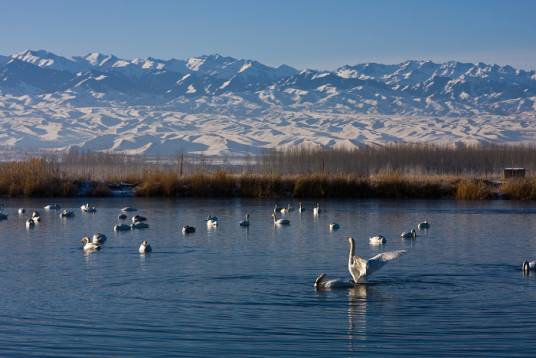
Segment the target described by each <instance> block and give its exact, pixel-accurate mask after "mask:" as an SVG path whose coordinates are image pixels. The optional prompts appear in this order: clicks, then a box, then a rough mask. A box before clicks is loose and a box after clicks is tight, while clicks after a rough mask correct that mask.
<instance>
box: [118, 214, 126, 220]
mask: <svg viewBox="0 0 536 358" xmlns="http://www.w3.org/2000/svg"><path fill="white" fill-rule="evenodd" d="M126 218H127V214H123V213H121V214H119V215H118V216H117V219H118V220H125V219H126Z"/></svg>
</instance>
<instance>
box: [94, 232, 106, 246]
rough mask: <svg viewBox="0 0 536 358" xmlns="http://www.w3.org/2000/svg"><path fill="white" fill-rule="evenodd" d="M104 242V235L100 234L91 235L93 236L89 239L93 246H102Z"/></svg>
mask: <svg viewBox="0 0 536 358" xmlns="http://www.w3.org/2000/svg"><path fill="white" fill-rule="evenodd" d="M106 240H107V237H106V235H104V234H101V233H100V232H98V233H96V234H93V236H92V237H91V242H92V243H94V244H103V243H104V241H106Z"/></svg>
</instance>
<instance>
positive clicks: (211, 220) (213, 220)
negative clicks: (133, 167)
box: [207, 215, 218, 227]
mask: <svg viewBox="0 0 536 358" xmlns="http://www.w3.org/2000/svg"><path fill="white" fill-rule="evenodd" d="M207 226H208V227H216V226H218V218H217V217H216V216H210V215H209V216H208V217H207Z"/></svg>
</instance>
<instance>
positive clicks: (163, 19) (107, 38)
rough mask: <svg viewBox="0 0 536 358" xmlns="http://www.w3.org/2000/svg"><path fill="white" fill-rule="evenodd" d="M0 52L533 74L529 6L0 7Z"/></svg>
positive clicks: (275, 0) (533, 8)
mask: <svg viewBox="0 0 536 358" xmlns="http://www.w3.org/2000/svg"><path fill="white" fill-rule="evenodd" d="M0 33H1V34H2V37H1V40H0V53H1V54H4V55H5V54H10V53H13V52H19V51H22V50H24V49H27V48H31V49H47V50H50V51H53V52H56V53H58V54H62V55H67V56H71V55H81V54H85V53H87V52H90V51H100V52H105V53H113V54H115V55H118V56H123V57H127V58H133V57H147V56H154V57H160V58H170V57H176V58H186V57H189V56H196V55H200V54H212V53H220V54H224V55H230V56H234V57H240V58H252V59H257V60H259V61H261V62H264V63H267V64H271V65H278V64H281V63H287V64H289V65H293V66H296V67H299V68H304V67H309V68H326V69H332V68H335V67H337V66H340V65H343V64H355V63H359V62H367V61H378V62H385V63H394V62H400V61H403V60H405V59H431V60H435V61H443V60H449V59H456V60H465V61H484V62H493V63H500V64H512V65H514V66H517V67H522V68H531V69H536V1H530V0H518V1H506V0H505V1H495V0H481V1H478V0H473V1H471V0H465V1H458V0H449V1H447V0H444V1H436V0H420V1H417V0H404V1H402V0H401V1H395V0H392V1H387V0H385V1H381V0H374V1H372V0H371V1H358V0H339V1H335V0H332V1H328V0H325V1H313V0H309V1H305V0H303V1H302V0H295V1H292V0H287V1H280V0H270V1H267V0H266V1H263V0H259V1H255V0H249V1H243V0H229V1H223V0H222V1H217V0H214V1H208V0H206V1H203V0H197V1H172V0H169V1H158V0H150V1H149V0H144V1H135V0H131V1H119V0H118V1H113V0H107V1H104V0H88V1H82V0H55V1H39V0H36V1H27V0H16V1H1V0H0Z"/></svg>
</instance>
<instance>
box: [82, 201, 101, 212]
mask: <svg viewBox="0 0 536 358" xmlns="http://www.w3.org/2000/svg"><path fill="white" fill-rule="evenodd" d="M80 210H82V211H83V212H85V213H94V212H96V211H97V209H96V208H95V207H94V206H89V203H86V204H84V205H82V206H81V207H80Z"/></svg>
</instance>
